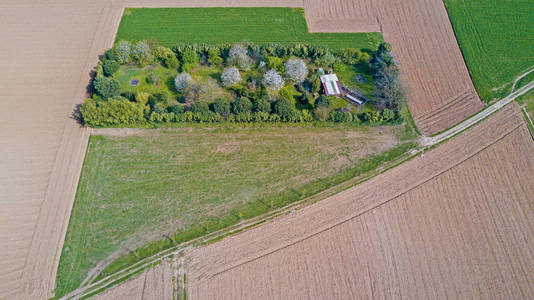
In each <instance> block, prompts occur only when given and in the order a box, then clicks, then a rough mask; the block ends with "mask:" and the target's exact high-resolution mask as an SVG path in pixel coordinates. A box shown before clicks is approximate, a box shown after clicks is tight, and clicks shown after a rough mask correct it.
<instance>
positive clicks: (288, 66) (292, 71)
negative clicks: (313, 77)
mask: <svg viewBox="0 0 534 300" xmlns="http://www.w3.org/2000/svg"><path fill="white" fill-rule="evenodd" d="M284 66H285V70H286V71H285V74H286V76H287V78H288V79H289V80H290V81H293V82H296V83H302V82H303V81H304V79H306V75H308V68H306V63H305V62H304V61H303V60H302V59H298V58H291V59H290V60H288V61H287V62H286V63H285V64H284Z"/></svg>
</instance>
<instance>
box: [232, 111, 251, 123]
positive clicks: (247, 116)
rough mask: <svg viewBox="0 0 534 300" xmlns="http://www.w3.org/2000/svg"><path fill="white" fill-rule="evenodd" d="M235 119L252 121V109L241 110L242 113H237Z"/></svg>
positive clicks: (242, 121)
mask: <svg viewBox="0 0 534 300" xmlns="http://www.w3.org/2000/svg"><path fill="white" fill-rule="evenodd" d="M234 120H235V121H236V122H241V123H246V122H250V121H252V114H251V113H250V111H248V112H240V113H237V114H235V116H234Z"/></svg>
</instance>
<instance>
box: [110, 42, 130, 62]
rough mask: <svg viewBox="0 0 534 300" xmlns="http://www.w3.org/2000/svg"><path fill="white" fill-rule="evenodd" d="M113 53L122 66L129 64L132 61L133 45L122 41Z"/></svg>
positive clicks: (116, 45) (114, 48)
mask: <svg viewBox="0 0 534 300" xmlns="http://www.w3.org/2000/svg"><path fill="white" fill-rule="evenodd" d="M113 51H114V52H115V55H116V56H117V61H118V62H119V63H121V64H124V63H127V62H129V61H130V55H131V53H132V44H130V42H128V41H120V42H118V43H117V44H115V47H113Z"/></svg>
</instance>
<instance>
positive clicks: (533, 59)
mask: <svg viewBox="0 0 534 300" xmlns="http://www.w3.org/2000/svg"><path fill="white" fill-rule="evenodd" d="M445 2H446V5H447V10H448V12H449V16H450V19H451V22H452V25H453V27H454V31H455V33H456V37H457V39H458V42H459V44H460V47H461V49H462V53H463V55H464V58H465V60H466V63H467V66H468V68H469V72H470V73H471V77H472V78H473V82H474V84H475V87H476V88H477V91H478V93H479V95H480V97H481V98H482V99H483V100H484V101H486V102H488V101H491V100H492V99H494V98H501V97H503V96H504V95H506V94H508V93H510V89H511V87H512V84H513V81H514V79H515V78H516V77H517V76H518V75H520V74H521V73H523V72H525V71H526V70H527V69H528V68H529V67H532V66H534V51H533V49H534V1H532V0H497V1H496V0H477V1H473V0H446V1H445Z"/></svg>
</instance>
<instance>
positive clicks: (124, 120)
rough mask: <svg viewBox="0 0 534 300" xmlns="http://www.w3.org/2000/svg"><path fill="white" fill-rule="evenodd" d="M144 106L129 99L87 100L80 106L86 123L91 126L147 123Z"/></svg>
mask: <svg viewBox="0 0 534 300" xmlns="http://www.w3.org/2000/svg"><path fill="white" fill-rule="evenodd" d="M143 111H144V108H143V106H140V105H138V104H137V103H134V102H130V101H127V100H114V99H109V100H108V101H100V102H99V103H98V104H97V103H96V101H94V100H92V99H87V100H85V103H84V104H83V105H82V107H81V108H80V113H81V115H82V117H83V120H84V123H85V124H86V125H87V126H90V127H101V126H125V125H126V126H127V125H130V126H132V125H139V124H144V123H145V117H144V113H143Z"/></svg>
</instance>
